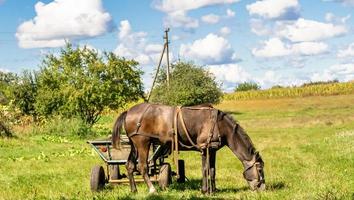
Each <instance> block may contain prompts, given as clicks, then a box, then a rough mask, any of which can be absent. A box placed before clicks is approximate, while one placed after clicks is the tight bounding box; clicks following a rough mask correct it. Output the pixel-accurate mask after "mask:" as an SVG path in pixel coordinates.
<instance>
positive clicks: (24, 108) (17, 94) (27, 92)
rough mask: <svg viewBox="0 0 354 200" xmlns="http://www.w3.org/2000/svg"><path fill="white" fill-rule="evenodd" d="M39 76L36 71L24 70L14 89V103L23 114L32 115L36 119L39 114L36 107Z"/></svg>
mask: <svg viewBox="0 0 354 200" xmlns="http://www.w3.org/2000/svg"><path fill="white" fill-rule="evenodd" d="M37 76H38V74H37V73H36V72H30V71H24V72H23V73H22V76H20V78H19V79H20V81H19V82H18V83H17V84H16V85H15V86H14V91H13V94H14V105H15V106H16V107H17V108H18V109H19V110H20V111H21V112H22V114H25V115H30V116H32V117H33V119H34V120H35V121H36V119H37V115H38V114H37V112H36V108H35V103H36V98H37V91H38V86H37Z"/></svg>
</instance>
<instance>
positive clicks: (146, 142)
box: [134, 136, 156, 193]
mask: <svg viewBox="0 0 354 200" xmlns="http://www.w3.org/2000/svg"><path fill="white" fill-rule="evenodd" d="M134 139H136V140H138V141H139V142H138V143H136V144H138V146H137V148H138V152H139V153H138V160H139V161H138V169H139V171H140V173H141V175H142V176H143V179H144V181H145V183H146V185H147V186H148V188H149V193H155V192H156V189H155V187H154V185H153V184H152V182H151V180H150V178H149V175H148V163H147V161H148V156H149V149H150V138H148V137H145V136H141V137H140V136H137V137H136V138H134Z"/></svg>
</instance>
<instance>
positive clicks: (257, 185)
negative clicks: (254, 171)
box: [248, 180, 266, 192]
mask: <svg viewBox="0 0 354 200" xmlns="http://www.w3.org/2000/svg"><path fill="white" fill-rule="evenodd" d="M248 184H249V186H250V188H251V190H252V191H260V192H261V191H264V190H265V189H266V185H265V181H263V180H262V181H258V180H253V181H249V182H248Z"/></svg>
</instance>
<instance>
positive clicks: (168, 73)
mask: <svg viewBox="0 0 354 200" xmlns="http://www.w3.org/2000/svg"><path fill="white" fill-rule="evenodd" d="M169 31H170V28H167V29H166V30H165V37H164V39H165V45H166V61H167V70H166V72H167V87H169V86H170V55H169V48H168V44H169V41H168V32H169Z"/></svg>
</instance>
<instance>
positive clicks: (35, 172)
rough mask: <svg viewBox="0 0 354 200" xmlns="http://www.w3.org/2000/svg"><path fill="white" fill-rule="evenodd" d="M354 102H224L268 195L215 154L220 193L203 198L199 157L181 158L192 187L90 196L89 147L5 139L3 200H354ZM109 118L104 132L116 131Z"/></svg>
mask: <svg viewBox="0 0 354 200" xmlns="http://www.w3.org/2000/svg"><path fill="white" fill-rule="evenodd" d="M353 102H354V95H342V96H328V97H306V98H293V99H281V100H277V99H272V100H252V101H251V100H248V101H224V102H222V103H221V104H220V105H218V106H217V107H218V108H220V109H221V110H224V111H227V112H229V113H231V114H232V115H233V116H234V117H235V118H236V119H237V120H238V121H239V122H240V123H241V125H242V126H243V127H244V128H245V129H246V130H247V131H248V133H249V135H250V137H251V138H252V140H253V142H254V144H255V145H256V147H257V148H258V150H259V151H260V152H261V155H262V156H263V159H264V161H265V175H266V182H267V191H265V192H262V193H257V192H252V191H250V190H249V189H248V187H247V184H246V182H245V180H244V179H243V178H242V167H241V163H240V162H239V161H238V160H237V159H236V157H235V156H234V155H232V153H231V151H230V150H228V149H227V148H224V149H222V150H220V151H219V152H218V154H217V187H218V192H217V193H216V194H215V195H213V196H210V197H208V196H205V195H202V194H201V193H200V191H199V190H200V179H201V167H200V166H201V162H200V155H199V154H198V153H197V152H195V153H185V152H182V154H181V156H182V157H183V158H184V159H185V160H186V173H187V177H188V178H189V182H187V183H185V184H177V183H174V184H172V186H171V187H170V188H169V190H168V191H159V192H158V194H157V195H148V194H147V188H146V186H145V184H139V185H138V190H139V192H138V193H137V194H131V193H130V192H129V187H128V186H127V185H119V186H114V187H113V186H107V187H106V188H105V190H103V191H102V192H100V193H91V191H90V189H89V176H90V170H91V167H92V166H94V165H95V164H99V163H101V161H100V159H99V158H98V156H96V154H94V153H93V152H92V151H91V149H90V148H89V146H88V145H87V144H86V143H85V140H82V139H78V138H72V137H60V136H48V135H36V136H18V138H14V139H0V199H117V198H119V199H142V198H146V199H167V198H168V199H204V198H205V199H207V198H215V199H353V198H354V168H353V166H354V103H353ZM112 122H113V119H112V118H111V117H105V118H103V120H102V121H101V126H111V125H112Z"/></svg>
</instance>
